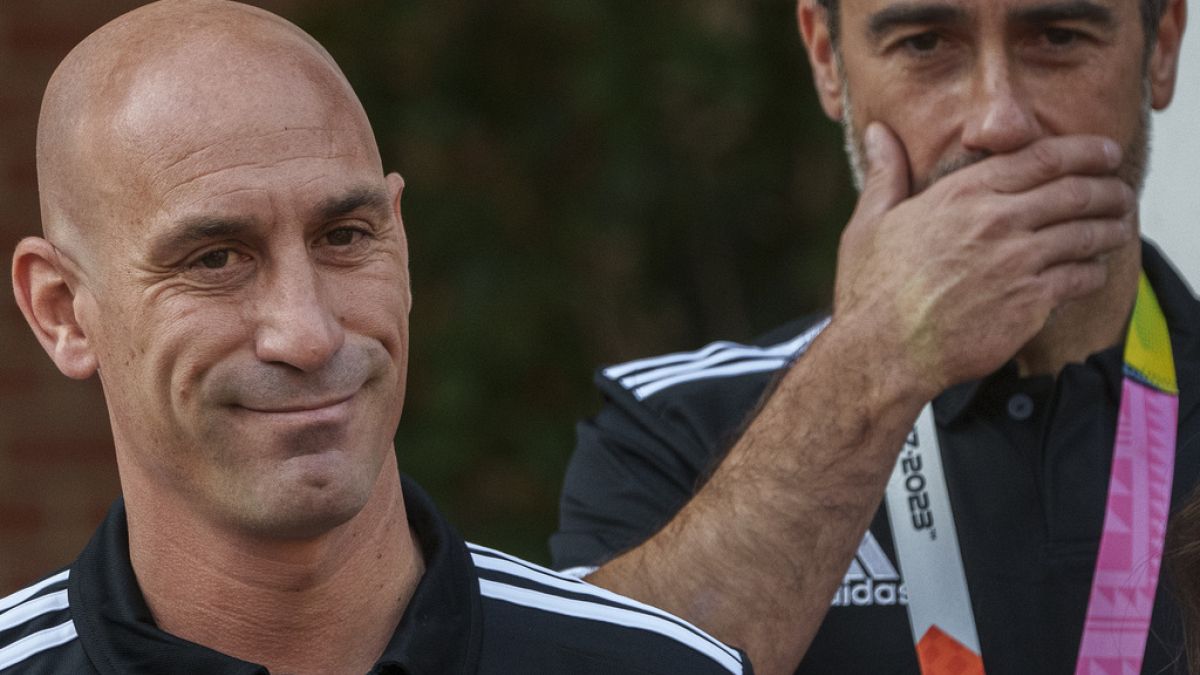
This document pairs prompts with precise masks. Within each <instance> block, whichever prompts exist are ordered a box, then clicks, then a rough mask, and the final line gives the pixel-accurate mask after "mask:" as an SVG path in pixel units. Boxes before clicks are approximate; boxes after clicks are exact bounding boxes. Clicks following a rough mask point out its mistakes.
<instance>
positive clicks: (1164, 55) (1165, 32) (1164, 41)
mask: <svg viewBox="0 0 1200 675" xmlns="http://www.w3.org/2000/svg"><path fill="white" fill-rule="evenodd" d="M1186 26H1187V0H1169V2H1168V3H1167V7H1166V9H1165V10H1163V15H1162V19H1160V20H1159V22H1158V40H1157V41H1155V43H1154V51H1153V52H1151V53H1150V61H1149V63H1148V64H1147V67H1146V77H1147V78H1148V79H1149V82H1150V103H1151V105H1153V106H1154V109H1155V110H1162V109H1163V108H1166V107H1167V106H1168V105H1170V104H1171V99H1172V98H1174V97H1175V79H1176V75H1177V73H1178V72H1179V49H1180V45H1181V44H1182V42H1183V29H1184V28H1185V27H1186Z"/></svg>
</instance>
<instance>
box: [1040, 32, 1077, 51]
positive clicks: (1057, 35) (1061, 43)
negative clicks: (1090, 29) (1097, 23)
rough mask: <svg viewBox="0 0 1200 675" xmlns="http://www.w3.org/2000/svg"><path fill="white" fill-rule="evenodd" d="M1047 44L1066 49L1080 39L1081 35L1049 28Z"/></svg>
mask: <svg viewBox="0 0 1200 675" xmlns="http://www.w3.org/2000/svg"><path fill="white" fill-rule="evenodd" d="M1045 37H1046V42H1049V43H1050V44H1051V45H1054V46H1055V47H1065V46H1067V45H1070V44H1072V43H1073V42H1075V41H1076V40H1077V39H1079V33H1077V32H1075V31H1073V30H1070V29H1067V28H1047V29H1046V33H1045Z"/></svg>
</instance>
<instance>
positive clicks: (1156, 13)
mask: <svg viewBox="0 0 1200 675" xmlns="http://www.w3.org/2000/svg"><path fill="white" fill-rule="evenodd" d="M817 4H819V5H820V6H821V7H824V8H825V13H826V20H827V23H828V24H829V37H830V39H832V40H833V44H834V46H835V47H836V46H837V42H838V28H839V25H840V24H839V22H838V0H817ZM1139 4H1140V5H1141V7H1140V8H1141V14H1142V30H1144V31H1145V33H1146V51H1147V53H1148V52H1149V50H1150V46H1151V45H1153V44H1154V41H1155V40H1156V39H1157V38H1158V22H1159V20H1160V19H1162V15H1163V11H1164V10H1166V8H1167V0H1140V3H1139Z"/></svg>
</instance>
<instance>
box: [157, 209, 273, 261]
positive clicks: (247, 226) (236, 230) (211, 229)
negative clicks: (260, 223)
mask: <svg viewBox="0 0 1200 675" xmlns="http://www.w3.org/2000/svg"><path fill="white" fill-rule="evenodd" d="M254 228H255V223H254V222H253V221H250V220H244V219H240V218H226V217H222V216H189V217H187V218H184V219H182V220H180V221H179V222H178V223H176V224H175V225H174V226H173V227H172V228H171V229H170V231H168V232H166V233H164V234H162V235H161V236H159V237H157V238H156V239H155V241H154V242H153V244H152V245H151V247H150V256H151V259H153V260H164V259H168V258H170V257H172V256H173V255H177V254H178V253H180V252H184V251H187V250H191V249H192V248H193V247H195V245H196V244H203V243H205V242H209V241H217V240H221V239H230V238H233V237H237V236H239V235H242V234H244V233H245V232H247V231H249V230H251V229H254Z"/></svg>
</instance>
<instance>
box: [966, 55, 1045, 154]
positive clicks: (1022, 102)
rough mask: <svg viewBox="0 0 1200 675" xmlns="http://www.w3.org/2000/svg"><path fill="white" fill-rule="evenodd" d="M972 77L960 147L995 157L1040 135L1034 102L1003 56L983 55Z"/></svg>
mask: <svg viewBox="0 0 1200 675" xmlns="http://www.w3.org/2000/svg"><path fill="white" fill-rule="evenodd" d="M976 68H977V70H976V73H975V76H974V77H973V78H972V82H971V87H970V92H969V93H968V96H969V97H970V100H969V102H968V105H967V113H966V114H967V119H966V120H965V122H964V124H963V139H962V140H963V146H964V147H965V148H966V149H967V150H969V151H972V152H982V153H986V154H997V153H1005V152H1012V151H1014V150H1019V149H1020V148H1023V147H1025V146H1026V145H1028V144H1029V143H1031V142H1033V141H1034V140H1037V139H1038V138H1039V137H1040V136H1041V135H1042V128H1041V123H1040V122H1039V121H1038V119H1037V115H1036V114H1035V112H1034V108H1033V100H1032V99H1031V97H1030V96H1029V94H1028V92H1026V91H1024V89H1023V88H1022V86H1021V82H1020V79H1019V77H1018V76H1017V75H1015V74H1014V73H1013V69H1012V66H1011V64H1010V63H1009V62H1008V59H1007V58H1006V57H1005V56H1000V55H995V56H985V57H984V58H982V59H981V60H980V61H979V64H978V65H977V67H976Z"/></svg>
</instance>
